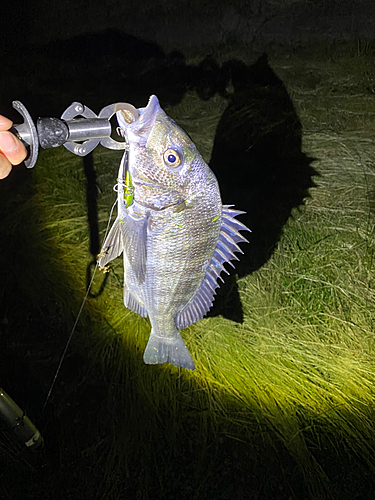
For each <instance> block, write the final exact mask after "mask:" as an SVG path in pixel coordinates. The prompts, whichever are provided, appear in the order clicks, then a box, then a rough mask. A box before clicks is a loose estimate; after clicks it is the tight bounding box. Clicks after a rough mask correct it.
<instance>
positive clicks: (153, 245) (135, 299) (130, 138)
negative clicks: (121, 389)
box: [99, 96, 248, 370]
mask: <svg viewBox="0 0 375 500" xmlns="http://www.w3.org/2000/svg"><path fill="white" fill-rule="evenodd" d="M117 120H118V123H119V125H120V128H121V130H122V133H123V135H124V137H125V138H126V140H127V142H128V145H129V151H128V153H125V155H124V157H123V160H122V161H121V165H120V169H119V174H118V186H117V189H118V216H117V219H116V221H115V223H114V225H113V227H112V229H111V231H110V233H109V235H108V237H107V238H106V240H105V242H104V244H103V250H102V254H101V259H100V260H99V265H100V267H104V266H105V265H106V264H107V263H108V262H109V261H111V260H112V259H114V258H115V257H117V256H119V255H120V254H121V253H122V252H123V254H124V303H125V306H126V307H128V308H129V309H131V310H132V311H134V312H136V313H138V314H140V315H141V316H144V317H146V316H147V315H148V316H149V318H150V322H151V335H150V338H149V341H148V344H147V347H146V350H145V352H144V356H143V359H144V362H145V363H148V364H156V363H166V362H169V363H172V364H173V365H176V366H182V367H184V368H189V369H191V370H193V369H194V368H195V367H194V362H193V360H192V358H191V356H190V353H189V351H188V349H187V348H186V346H185V344H184V342H183V340H182V337H181V335H180V332H179V329H180V328H185V327H186V326H189V325H191V324H192V323H194V322H195V321H198V320H200V319H201V318H203V316H204V315H205V314H206V313H207V311H208V310H209V309H210V307H211V306H212V303H213V301H214V295H215V289H216V288H217V287H218V286H219V285H218V283H217V279H218V278H219V277H220V273H221V272H222V271H225V269H224V266H223V263H224V262H229V261H230V260H238V258H237V257H236V256H235V254H234V252H240V253H242V251H241V250H240V248H239V247H238V245H237V243H240V242H246V241H247V240H246V239H245V238H244V237H243V236H242V235H241V234H240V233H239V231H241V230H248V229H247V228H246V226H245V225H243V224H242V223H241V222H239V221H237V220H236V219H235V217H236V216H237V215H239V214H241V213H243V212H241V211H238V210H233V209H232V208H230V207H231V205H229V206H228V205H224V206H223V205H222V202H221V198H220V190H219V186H218V182H217V180H216V177H215V175H214V173H213V172H212V171H211V170H210V168H209V167H208V165H207V164H206V163H205V161H204V160H203V158H202V157H201V155H200V154H199V152H198V150H197V148H196V147H195V145H194V144H193V142H192V141H191V139H190V138H189V136H188V135H187V134H186V133H185V132H184V131H183V130H182V129H181V128H180V127H179V126H178V125H176V123H175V122H174V121H173V120H172V119H171V118H170V117H169V116H168V115H167V114H166V113H165V112H164V111H163V110H162V109H161V107H160V105H159V101H158V99H157V98H156V97H155V96H151V97H150V100H149V102H148V105H147V106H146V107H145V108H140V109H138V110H135V108H134V113H133V114H130V115H129V112H127V111H125V112H124V111H118V112H117ZM127 155H128V156H127ZM130 184H131V189H132V192H131V193H129V186H130Z"/></svg>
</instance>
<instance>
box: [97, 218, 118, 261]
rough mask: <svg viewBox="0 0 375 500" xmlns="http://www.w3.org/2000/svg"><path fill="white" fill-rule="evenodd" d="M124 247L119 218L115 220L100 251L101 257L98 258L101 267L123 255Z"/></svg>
mask: <svg viewBox="0 0 375 500" xmlns="http://www.w3.org/2000/svg"><path fill="white" fill-rule="evenodd" d="M123 249H124V246H123V242H122V234H121V230H120V221H119V218H118V217H117V219H116V220H115V222H114V223H113V226H112V227H111V230H110V231H109V234H108V236H107V238H106V239H105V241H104V243H103V247H102V251H101V253H100V258H99V260H98V263H99V267H100V268H103V267H105V266H106V265H107V264H108V262H110V261H111V260H113V259H115V258H116V257H118V256H119V255H121V253H122V251H123Z"/></svg>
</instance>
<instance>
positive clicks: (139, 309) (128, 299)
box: [124, 286, 147, 318]
mask: <svg viewBox="0 0 375 500" xmlns="http://www.w3.org/2000/svg"><path fill="white" fill-rule="evenodd" d="M124 305H125V307H127V308H128V309H130V310H131V311H133V312H135V313H137V314H139V315H140V316H142V318H147V311H146V308H145V307H144V305H142V304H140V303H139V300H138V299H136V298H135V297H134V295H133V294H132V293H131V292H130V290H129V289H128V288H127V286H124Z"/></svg>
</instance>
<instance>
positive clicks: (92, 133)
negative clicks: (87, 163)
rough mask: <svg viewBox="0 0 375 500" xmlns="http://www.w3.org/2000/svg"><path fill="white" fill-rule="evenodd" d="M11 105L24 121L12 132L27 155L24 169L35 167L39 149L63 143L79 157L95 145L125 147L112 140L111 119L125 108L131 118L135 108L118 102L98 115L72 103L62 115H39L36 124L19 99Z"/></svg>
mask: <svg viewBox="0 0 375 500" xmlns="http://www.w3.org/2000/svg"><path fill="white" fill-rule="evenodd" d="M12 105H13V108H14V109H16V110H17V111H18V112H19V113H20V114H21V115H22V117H23V119H24V122H23V123H22V124H20V125H14V126H13V127H12V129H11V131H12V132H13V133H14V134H15V135H16V136H17V137H18V138H19V139H20V140H21V141H22V142H23V143H24V144H25V146H26V148H27V149H28V153H29V154H28V157H27V159H26V160H25V165H26V167H27V168H32V167H34V165H35V163H36V161H37V159H38V152H39V148H42V149H49V148H56V147H58V146H64V147H65V148H66V149H68V150H69V151H71V152H72V153H74V154H75V155H78V156H86V155H88V154H89V153H91V151H92V150H93V149H95V148H96V146H97V145H98V144H101V145H102V146H104V147H105V148H107V149H117V150H121V149H125V148H126V142H124V141H121V142H120V141H116V140H114V139H112V137H111V134H112V126H111V122H110V120H111V118H112V117H113V115H114V114H115V113H116V112H117V111H121V110H124V111H128V112H130V113H131V114H132V115H133V116H134V119H136V118H138V116H139V113H138V110H137V109H136V108H135V107H134V106H132V105H131V104H128V103H123V102H118V103H116V104H110V105H109V106H106V107H104V108H103V109H102V110H101V111H100V113H99V115H96V114H95V113H94V112H93V111H92V110H91V109H90V108H88V107H87V106H84V105H83V104H81V103H79V102H73V104H71V105H70V106H69V107H68V108H67V109H66V110H65V111H64V113H63V114H62V115H61V118H60V119H59V118H52V117H49V118H38V120H37V124H36V126H35V124H34V122H33V120H32V118H31V116H30V114H29V112H28V111H27V109H26V108H25V106H24V105H23V104H22V103H21V102H20V101H13V103H12Z"/></svg>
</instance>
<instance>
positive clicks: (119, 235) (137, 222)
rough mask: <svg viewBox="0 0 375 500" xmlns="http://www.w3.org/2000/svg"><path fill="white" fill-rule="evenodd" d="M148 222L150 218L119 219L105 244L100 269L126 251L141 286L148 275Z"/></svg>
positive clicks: (128, 216) (129, 217) (128, 217)
mask: <svg viewBox="0 0 375 500" xmlns="http://www.w3.org/2000/svg"><path fill="white" fill-rule="evenodd" d="M147 222H148V216H146V217H143V218H141V219H134V218H133V217H131V216H130V215H127V216H126V217H125V218H124V219H120V218H119V217H117V219H116V220H115V222H114V224H113V226H112V228H111V230H110V232H109V234H108V236H107V238H106V240H105V242H104V244H103V247H102V251H101V254H100V259H99V267H101V268H102V267H104V266H106V265H107V264H108V262H110V261H111V260H113V259H115V258H116V257H118V256H119V255H121V253H122V252H123V251H124V252H125V254H126V256H127V258H128V260H129V263H130V266H131V267H132V269H133V271H134V272H135V275H136V277H137V280H138V283H139V284H140V285H141V284H142V283H143V282H144V280H145V275H146V262H147Z"/></svg>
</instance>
